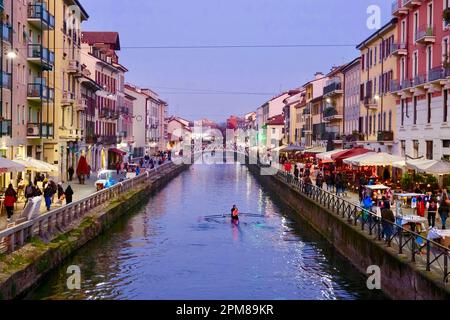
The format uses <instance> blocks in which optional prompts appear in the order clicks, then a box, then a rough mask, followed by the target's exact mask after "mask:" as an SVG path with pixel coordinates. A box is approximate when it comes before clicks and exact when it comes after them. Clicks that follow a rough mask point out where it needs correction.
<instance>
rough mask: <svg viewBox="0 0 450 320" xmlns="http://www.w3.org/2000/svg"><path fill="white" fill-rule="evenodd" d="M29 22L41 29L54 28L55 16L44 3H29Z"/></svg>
mask: <svg viewBox="0 0 450 320" xmlns="http://www.w3.org/2000/svg"><path fill="white" fill-rule="evenodd" d="M28 23H29V24H31V25H32V26H34V27H35V28H38V29H40V30H53V29H54V28H55V17H54V16H53V15H51V14H50V13H49V12H48V10H47V7H46V5H45V4H44V3H35V4H30V5H28Z"/></svg>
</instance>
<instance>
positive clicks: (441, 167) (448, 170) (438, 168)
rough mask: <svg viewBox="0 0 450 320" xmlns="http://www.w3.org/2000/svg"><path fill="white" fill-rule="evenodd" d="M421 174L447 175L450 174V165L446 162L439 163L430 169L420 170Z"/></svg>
mask: <svg viewBox="0 0 450 320" xmlns="http://www.w3.org/2000/svg"><path fill="white" fill-rule="evenodd" d="M418 171H419V172H425V173H428V174H435V175H445V174H450V163H448V162H445V161H437V162H436V163H434V164H432V165H431V166H429V167H426V168H424V169H420V170H418Z"/></svg>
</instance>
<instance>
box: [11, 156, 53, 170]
mask: <svg viewBox="0 0 450 320" xmlns="http://www.w3.org/2000/svg"><path fill="white" fill-rule="evenodd" d="M14 162H15V163H17V164H20V165H22V166H24V167H25V168H26V169H28V170H31V171H36V172H58V171H59V169H58V167H57V166H54V165H52V164H50V163H47V162H44V161H41V160H37V159H33V158H25V159H15V160H14Z"/></svg>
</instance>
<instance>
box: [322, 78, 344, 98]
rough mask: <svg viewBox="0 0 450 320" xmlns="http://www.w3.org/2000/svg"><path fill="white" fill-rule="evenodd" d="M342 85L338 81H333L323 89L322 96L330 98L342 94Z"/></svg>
mask: <svg viewBox="0 0 450 320" xmlns="http://www.w3.org/2000/svg"><path fill="white" fill-rule="evenodd" d="M343 93H344V91H343V90H342V83H341V82H340V81H333V82H331V83H329V84H328V85H327V86H326V87H325V88H323V95H324V96H325V97H331V96H336V95H341V94H343Z"/></svg>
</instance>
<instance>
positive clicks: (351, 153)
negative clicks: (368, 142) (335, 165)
mask: <svg viewBox="0 0 450 320" xmlns="http://www.w3.org/2000/svg"><path fill="white" fill-rule="evenodd" d="M369 152H373V150H369V149H364V148H353V149H350V150H347V151H343V152H340V153H337V154H335V155H333V156H331V159H333V160H334V161H343V160H344V159H348V158H351V157H356V156H359V155H362V154H366V153H369Z"/></svg>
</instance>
